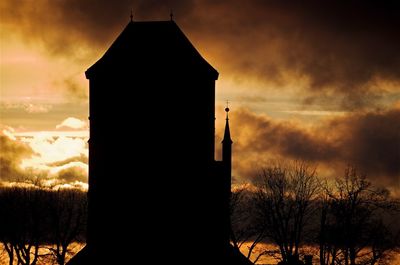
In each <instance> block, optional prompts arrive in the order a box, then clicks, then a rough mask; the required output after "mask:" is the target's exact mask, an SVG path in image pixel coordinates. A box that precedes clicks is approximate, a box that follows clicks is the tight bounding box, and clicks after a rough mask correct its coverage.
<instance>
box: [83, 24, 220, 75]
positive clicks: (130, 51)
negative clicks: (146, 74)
mask: <svg viewBox="0 0 400 265" xmlns="http://www.w3.org/2000/svg"><path fill="white" fill-rule="evenodd" d="M116 67H117V68H119V69H120V68H121V67H123V68H129V69H143V68H146V67H147V68H149V69H150V70H151V69H157V70H162V69H166V70H169V71H171V70H174V71H186V72H193V73H200V74H203V75H208V76H209V77H210V78H212V79H214V80H216V79H218V72H217V71H216V70H215V69H214V68H213V67H212V66H211V65H210V64H209V63H208V62H207V61H206V60H205V59H204V58H203V57H202V56H201V55H200V53H199V52H198V51H197V50H196V48H195V47H194V46H193V45H192V44H191V42H190V41H189V40H188V38H187V37H186V36H185V34H184V33H183V32H182V31H181V30H180V28H179V27H178V25H177V24H176V23H175V22H174V21H173V20H171V21H149V22H137V21H130V22H129V23H128V25H127V26H126V27H125V29H124V30H123V31H122V33H121V34H120V35H119V36H118V37H117V39H116V40H115V41H114V43H113V44H112V45H111V47H110V48H109V49H108V50H107V51H106V53H105V54H104V55H103V57H101V58H100V59H99V60H98V61H97V62H96V63H95V64H94V65H92V66H91V67H90V68H89V69H88V70H87V71H86V77H87V78H88V79H91V77H92V76H93V75H94V74H95V73H96V72H100V73H103V72H107V71H109V70H110V69H114V68H116ZM171 68H173V69H171Z"/></svg>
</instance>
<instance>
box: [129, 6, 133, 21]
mask: <svg viewBox="0 0 400 265" xmlns="http://www.w3.org/2000/svg"><path fill="white" fill-rule="evenodd" d="M129 17H130V18H131V22H133V11H132V9H131V15H130V16H129Z"/></svg>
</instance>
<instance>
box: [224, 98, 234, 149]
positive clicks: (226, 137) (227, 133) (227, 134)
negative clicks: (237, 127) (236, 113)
mask: <svg viewBox="0 0 400 265" xmlns="http://www.w3.org/2000/svg"><path fill="white" fill-rule="evenodd" d="M229 110H230V109H229V107H228V102H227V103H226V108H225V112H226V119H225V120H226V122H225V132H224V139H223V140H222V143H223V144H224V143H227V144H232V139H231V131H230V129H229Z"/></svg>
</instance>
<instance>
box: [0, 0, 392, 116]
mask: <svg viewBox="0 0 400 265" xmlns="http://www.w3.org/2000/svg"><path fill="white" fill-rule="evenodd" d="M2 6H3V8H2V20H3V21H4V22H3V23H5V24H7V25H8V26H10V27H14V29H15V31H17V32H19V33H20V35H22V36H25V37H26V39H28V40H39V41H41V42H42V43H44V44H45V47H46V49H47V50H48V51H50V52H52V53H55V54H57V53H61V54H65V53H68V54H69V55H71V54H77V53H78V51H79V50H80V47H81V46H82V45H86V46H85V47H90V50H91V51H93V53H96V56H95V57H93V56H94V55H93V56H92V57H91V58H96V57H99V56H100V55H101V53H102V52H103V51H104V50H105V49H106V48H107V46H108V45H110V43H111V42H112V41H113V40H114V39H115V37H116V36H117V35H118V34H119V32H121V30H122V28H123V27H124V26H125V24H126V23H127V22H128V20H129V11H130V9H131V8H133V10H134V17H135V19H138V20H157V19H162V20H166V19H168V18H169V12H170V9H173V10H174V13H175V19H176V21H177V22H178V24H179V25H181V27H182V28H183V30H184V31H185V32H186V33H187V34H188V35H189V37H190V38H191V39H192V40H193V41H194V42H195V44H196V46H197V47H199V49H200V50H201V51H206V53H207V55H208V56H209V59H210V60H212V63H213V64H214V65H215V66H216V67H217V69H219V70H220V72H221V74H222V75H221V77H228V76H234V77H235V78H236V79H237V80H240V79H248V78H256V79H259V80H260V81H262V82H264V83H265V84H271V83H272V84H274V86H275V87H276V86H278V87H281V86H282V85H284V84H286V83H288V82H289V80H292V81H293V80H302V81H303V82H305V86H306V88H307V90H306V91H303V95H302V96H303V97H305V98H306V101H305V103H310V102H314V101H318V102H320V101H322V102H324V100H327V101H332V100H336V101H340V102H342V103H343V106H344V107H345V108H349V109H354V108H360V107H363V106H368V105H370V104H374V103H376V102H377V101H379V99H380V98H381V95H382V93H384V92H385V88H384V87H382V86H381V83H380V82H379V81H380V80H386V81H391V82H397V84H399V81H400V49H399V48H398V47H400V34H398V29H399V28H400V16H399V15H398V14H399V13H400V3H399V2H398V1H361V0H359V1H345V0H339V1H324V2H321V1H316V0H307V1H301V2H298V1H278V0H276V1H261V0H251V1H239V0H234V1H227V0H222V1H211V0H200V1H194V0H193V1H177V0H167V1H161V0H159V1H155V0H151V1H149V0H146V1H144V0H143V1H131V0H122V1H108V0H68V1H67V0H59V1H44V0H38V1H35V4H32V3H30V2H29V1H23V0H20V1H14V0H12V1H11V0H7V1H5V3H4V4H3V5H2ZM85 56H87V55H85ZM86 63H88V64H89V62H86ZM299 85H300V84H299Z"/></svg>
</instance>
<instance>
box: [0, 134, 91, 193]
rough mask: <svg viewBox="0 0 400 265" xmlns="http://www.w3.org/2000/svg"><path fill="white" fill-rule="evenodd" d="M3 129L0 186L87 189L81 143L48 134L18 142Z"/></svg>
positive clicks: (14, 135)
mask: <svg viewBox="0 0 400 265" xmlns="http://www.w3.org/2000/svg"><path fill="white" fill-rule="evenodd" d="M3 127H4V129H3V132H2V133H1V135H0V147H1V148H0V185H17V184H18V183H20V184H21V185H36V186H40V187H53V188H54V187H61V186H65V185H67V186H68V185H70V186H73V187H80V188H85V187H86V188H87V180H88V154H87V151H88V150H87V145H86V142H85V141H84V139H81V138H67V137H55V138H54V137H52V136H51V135H49V134H42V135H35V136H33V137H28V138H25V137H22V138H21V137H19V136H16V134H17V133H16V132H15V130H14V129H13V128H11V127H7V126H3ZM18 185H19V184H18Z"/></svg>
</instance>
